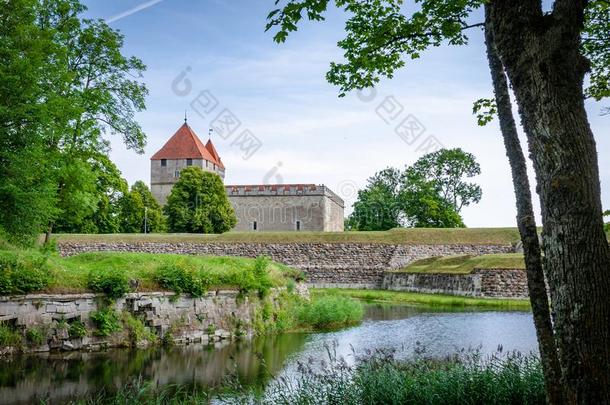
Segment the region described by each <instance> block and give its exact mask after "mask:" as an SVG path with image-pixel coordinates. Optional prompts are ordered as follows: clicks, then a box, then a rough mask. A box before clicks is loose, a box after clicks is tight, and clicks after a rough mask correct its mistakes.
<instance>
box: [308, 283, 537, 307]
mask: <svg viewBox="0 0 610 405" xmlns="http://www.w3.org/2000/svg"><path fill="white" fill-rule="evenodd" d="M311 293H312V294H313V296H321V295H334V296H343V297H351V298H356V299H360V300H364V301H370V302H386V303H393V304H409V305H423V306H430V307H454V308H473V309H475V308H476V309H502V310H508V309H510V310H519V311H527V310H529V309H530V302H529V300H512V299H511V300H508V299H494V298H472V297H458V296H454V295H441V294H421V293H412V292H402V291H387V290H356V289H339V288H328V289H312V290H311Z"/></svg>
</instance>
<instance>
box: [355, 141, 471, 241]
mask: <svg viewBox="0 0 610 405" xmlns="http://www.w3.org/2000/svg"><path fill="white" fill-rule="evenodd" d="M480 172H481V169H480V167H479V164H478V163H477V162H476V160H475V158H474V156H473V155H472V154H470V153H467V152H464V151H462V150H461V149H442V150H440V151H438V152H434V153H429V154H426V155H424V156H422V157H421V158H420V159H418V160H417V161H416V162H415V163H414V164H413V165H412V166H410V167H406V168H405V170H404V171H400V170H398V169H395V168H387V169H385V170H382V171H381V172H378V173H376V174H375V175H374V176H373V177H371V178H369V180H368V185H367V187H366V188H365V189H363V190H360V191H358V199H357V201H356V202H355V203H354V211H353V212H352V214H351V215H350V217H349V219H348V227H350V228H352V229H355V230H367V231H374V230H387V229H391V228H396V227H400V226H410V227H438V228H453V227H463V226H464V223H463V221H462V218H461V216H460V214H459V212H460V211H461V209H462V207H464V206H467V205H469V204H471V203H477V202H479V201H480V199H481V188H480V187H479V186H478V185H476V184H474V183H469V182H467V181H466V179H468V178H472V177H474V176H476V175H478V174H480Z"/></svg>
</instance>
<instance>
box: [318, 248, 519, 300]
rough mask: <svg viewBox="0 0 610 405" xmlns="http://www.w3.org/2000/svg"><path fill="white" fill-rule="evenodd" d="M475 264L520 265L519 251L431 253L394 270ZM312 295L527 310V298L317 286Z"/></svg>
mask: <svg viewBox="0 0 610 405" xmlns="http://www.w3.org/2000/svg"><path fill="white" fill-rule="evenodd" d="M476 268H485V269H524V268H525V263H524V262H523V255H521V254H516V253H508V254H491V255H483V256H470V255H462V256H447V257H431V258H427V259H422V260H418V261H415V262H413V263H412V264H410V265H408V266H407V267H405V268H402V269H400V270H397V271H398V272H408V273H443V274H468V273H471V272H472V271H473V270H474V269H476ZM314 294H315V295H320V296H322V295H331V296H341V297H351V298H357V299H360V300H364V301H371V302H387V303H395V304H410V305H425V306H433V307H462V308H487V309H511V310H529V309H530V303H529V300H514V299H496V298H473V297H460V296H453V295H442V294H422V293H414V292H402V291H387V290H354V289H318V290H314Z"/></svg>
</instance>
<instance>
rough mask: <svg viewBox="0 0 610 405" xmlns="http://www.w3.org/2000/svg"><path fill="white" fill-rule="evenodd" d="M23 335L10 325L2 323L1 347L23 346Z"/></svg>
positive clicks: (0, 326)
mask: <svg viewBox="0 0 610 405" xmlns="http://www.w3.org/2000/svg"><path fill="white" fill-rule="evenodd" d="M21 341H22V338H21V335H20V334H19V333H18V332H17V331H16V330H15V329H14V328H11V327H10V326H9V325H5V324H2V323H0V346H13V347H15V346H21Z"/></svg>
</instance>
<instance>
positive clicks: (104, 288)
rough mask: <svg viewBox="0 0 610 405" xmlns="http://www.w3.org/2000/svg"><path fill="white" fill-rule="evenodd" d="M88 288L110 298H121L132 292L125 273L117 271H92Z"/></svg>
mask: <svg viewBox="0 0 610 405" xmlns="http://www.w3.org/2000/svg"><path fill="white" fill-rule="evenodd" d="M88 286H89V288H90V289H91V290H93V291H95V292H101V293H104V294H106V295H107V296H108V297H109V298H120V297H122V296H123V295H125V294H127V293H128V292H129V291H130V287H129V279H128V278H127V276H126V275H125V273H123V272H122V271H120V270H116V269H93V270H91V271H90V272H89V281H88Z"/></svg>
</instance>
